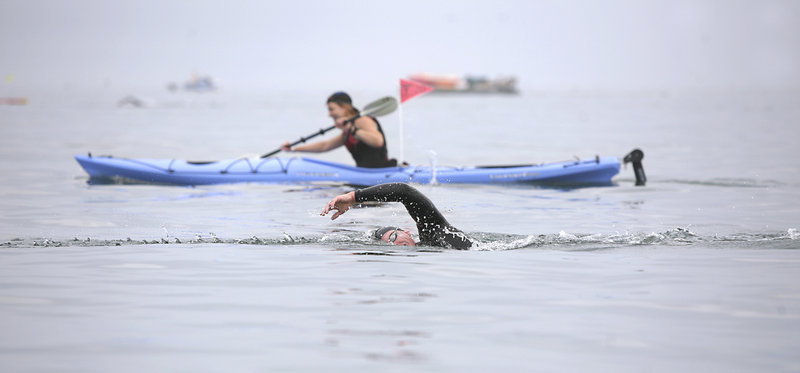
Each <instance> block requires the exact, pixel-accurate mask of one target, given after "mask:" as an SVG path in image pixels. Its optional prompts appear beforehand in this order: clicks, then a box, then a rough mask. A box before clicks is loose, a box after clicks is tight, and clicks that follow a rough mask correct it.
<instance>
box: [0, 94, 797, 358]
mask: <svg viewBox="0 0 800 373" xmlns="http://www.w3.org/2000/svg"><path fill="white" fill-rule="evenodd" d="M352 93H353V96H354V98H356V101H357V102H356V104H363V103H364V102H366V101H370V100H372V99H376V98H378V97H380V96H383V95H386V94H390V93H391V92H352ZM327 94H328V92H317V93H308V94H299V93H292V94H284V95H277V94H264V95H243V94H242V95H237V94H234V93H225V92H221V93H215V94H208V95H195V96H191V95H183V96H170V95H166V94H153V95H152V97H149V98H147V102H148V104H149V106H148V107H147V108H143V109H133V108H117V107H116V102H117V101H118V100H119V99H120V98H121V97H122V96H124V94H121V93H110V92H108V93H105V94H93V95H73V96H70V97H59V96H56V95H42V96H32V97H29V100H30V101H29V105H28V106H25V107H0V126H2V131H3V136H1V137H0V156H2V159H3V161H2V163H0V167H2V169H0V171H2V174H3V175H5V176H4V177H3V178H2V179H1V180H0V193H2V197H0V206H1V207H2V211H3V214H2V216H0V243H1V244H2V246H1V247H0V328H1V329H2V330H3V332H2V333H0V369H2V370H3V371H75V372H86V371H109V370H112V369H113V370H115V371H131V372H140V371H143V370H155V371H187V372H188V371H192V372H196V371H220V370H223V369H224V370H232V371H263V372H268V371H322V370H325V371H436V372H441V371H452V372H463V371H475V372H482V371H487V370H490V369H492V370H496V369H503V370H509V371H534V370H536V371H663V372H672V371H676V370H689V371H798V370H800V358H798V357H797V354H796V351H797V350H798V349H800V338H799V337H798V336H799V335H800V281H798V280H800V250H796V249H798V248H800V245H798V238H800V233H798V232H797V228H798V226H800V205H798V202H797V201H800V172H798V169H799V168H800V167H799V166H798V163H797V160H798V159H800V149H798V147H797V146H796V143H797V140H796V139H797V138H798V130H797V128H798V125H800V95H799V94H796V93H793V94H778V93H770V94H756V93H724V94H723V93H713V94H711V93H703V94H701V93H683V94H665V93H657V94H589V93H572V94H571V93H529V94H526V95H522V96H515V97H489V96H485V97H484V96H449V97H443V96H425V97H422V98H419V99H414V100H412V101H410V102H408V103H407V104H406V105H405V107H404V111H403V116H404V120H405V127H404V132H405V144H404V145H405V146H404V154H405V159H406V160H408V161H410V162H411V163H425V164H427V163H430V162H437V163H438V164H445V165H473V164H503V163H537V162H547V161H557V160H564V159H570V158H573V157H575V156H579V157H593V156H594V155H596V154H599V155H615V156H619V157H621V156H623V155H624V154H626V153H627V152H628V151H630V150H631V149H633V148H636V147H639V148H641V149H643V150H644V152H645V160H644V166H645V171H646V172H647V176H648V179H649V180H648V184H647V186H645V187H635V186H633V181H634V178H633V171H632V169H631V168H630V167H628V168H627V169H625V168H623V169H622V170H621V173H620V174H619V175H618V176H617V177H615V179H614V181H615V183H616V185H615V186H612V187H598V188H583V189H573V190H560V189H543V188H536V187H531V186H520V185H510V186H483V185H466V186H453V185H436V186H431V185H422V186H418V187H419V189H420V190H422V191H423V192H424V193H425V194H426V195H428V196H429V197H430V198H431V199H432V200H433V201H434V202H435V203H436V204H437V205H438V206H439V207H440V209H441V210H442V211H443V212H444V213H445V215H446V216H447V217H448V219H449V220H450V221H451V223H453V224H454V225H455V226H457V227H459V228H461V229H463V230H465V231H467V232H469V233H470V234H471V235H472V236H473V237H475V238H477V239H478V240H480V241H481V244H480V245H479V246H478V248H477V249H476V250H472V251H466V252H459V251H451V250H440V249H435V248H424V247H423V248H416V249H407V248H394V247H391V246H385V245H379V244H376V243H375V242H373V241H371V240H370V239H369V238H368V234H369V231H370V230H371V229H374V228H376V227H379V226H383V225H389V224H397V225H400V226H405V227H413V222H412V221H411V219H410V218H409V217H408V215H407V214H405V212H404V210H403V209H402V207H400V206H395V205H387V206H382V207H377V208H362V209H354V210H351V211H350V212H348V213H347V214H346V215H344V216H343V217H342V218H340V219H339V220H337V221H335V222H331V221H330V220H328V219H327V218H322V217H319V216H318V213H319V210H320V209H321V208H322V206H323V205H324V203H325V202H327V201H328V200H329V199H330V198H332V197H333V196H335V195H337V194H339V193H342V192H346V191H348V190H351V189H350V188H349V187H347V186H343V185H333V184H324V183H320V184H313V185H261V184H239V185H218V186H204V187H196V188H187V187H171V186H154V185H89V184H87V176H86V175H85V173H83V171H82V170H81V169H80V167H79V166H78V164H77V163H76V162H75V161H74V160H73V159H72V156H73V155H74V154H83V153H86V152H88V151H91V152H92V153H93V154H113V155H116V156H126V157H153V158H173V157H177V158H186V159H192V160H211V159H221V158H231V157H236V156H240V155H244V154H256V153H264V152H267V151H270V150H273V149H274V148H276V147H277V146H278V145H279V144H280V143H281V142H283V141H285V140H294V139H296V138H298V137H299V136H301V135H306V134H309V133H312V132H314V131H315V130H316V129H318V128H320V127H323V126H327V125H328V120H327V118H326V117H325V115H326V113H325V108H324V105H323V104H322V101H323V100H324V98H325V97H326V95H327ZM381 122H382V123H383V124H384V126H385V128H386V131H387V133H388V135H389V148H390V152H391V153H392V155H393V156H396V157H397V156H399V154H400V149H399V145H400V144H399V143H400V142H399V141H398V138H397V137H398V133H399V129H398V118H397V115H392V116H389V117H384V118H381ZM320 157H322V158H324V159H328V160H334V161H342V162H345V163H350V162H351V160H350V159H349V155H348V154H347V153H346V151H344V150H338V151H335V152H332V153H329V154H325V155H321V156H320Z"/></svg>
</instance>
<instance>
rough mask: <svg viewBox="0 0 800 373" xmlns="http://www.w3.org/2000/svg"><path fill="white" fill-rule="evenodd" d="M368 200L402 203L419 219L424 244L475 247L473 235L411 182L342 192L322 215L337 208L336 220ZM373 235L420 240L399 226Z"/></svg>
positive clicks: (395, 241)
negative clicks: (448, 219) (446, 217)
mask: <svg viewBox="0 0 800 373" xmlns="http://www.w3.org/2000/svg"><path fill="white" fill-rule="evenodd" d="M366 201H375V202H400V203H402V204H403V205H404V206H405V207H406V210H407V211H408V214H409V215H411V218H412V219H414V222H416V223H417V231H418V232H419V238H420V244H423V245H429V246H441V247H448V248H453V249H460V250H464V249H469V248H470V247H472V244H473V242H472V239H470V238H469V237H468V236H467V235H466V234H464V232H462V231H461V230H459V229H458V228H456V227H453V226H452V225H450V223H448V222H447V219H445V218H444V216H443V215H442V213H440V212H439V210H438V209H436V206H434V205H433V202H431V200H430V199H428V197H425V195H423V194H422V193H420V192H419V191H418V190H417V189H415V188H414V187H412V186H410V185H408V184H403V183H388V184H381V185H376V186H372V187H369V188H364V189H358V190H355V191H352V192H348V193H345V194H342V195H340V196H337V197H336V198H334V199H332V200H331V201H330V202H328V204H327V205H325V208H324V209H323V210H322V213H321V214H320V215H321V216H325V215H327V214H328V212H330V211H331V210H336V212H335V213H334V214H333V215H332V216H331V220H335V219H336V218H338V217H339V216H341V215H342V214H344V213H345V212H347V210H348V209H350V206H352V205H353V204H354V203H356V202H366ZM373 237H375V238H376V239H379V240H381V241H386V242H390V243H392V244H395V245H403V246H414V245H416V244H417V243H416V242H414V239H413V238H412V237H411V234H410V233H409V232H407V231H405V230H402V229H400V228H397V227H383V228H380V229H378V230H376V231H375V232H374V233H373Z"/></svg>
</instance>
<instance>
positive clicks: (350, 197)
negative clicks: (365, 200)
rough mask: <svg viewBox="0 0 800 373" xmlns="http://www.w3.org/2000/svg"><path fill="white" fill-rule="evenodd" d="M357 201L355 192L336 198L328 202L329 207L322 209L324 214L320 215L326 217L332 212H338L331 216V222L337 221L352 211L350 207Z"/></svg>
mask: <svg viewBox="0 0 800 373" xmlns="http://www.w3.org/2000/svg"><path fill="white" fill-rule="evenodd" d="M355 200H356V198H355V192H349V193H345V194H342V195H340V196H337V197H336V198H334V199H332V200H331V201H330V202H328V204H327V205H325V208H324V209H322V213H320V214H319V215H320V216H325V215H327V214H328V213H329V212H330V211H331V210H336V212H335V213H334V214H333V215H332V216H331V220H336V218H338V217H339V216H341V215H342V214H344V213H345V212H347V210H349V209H350V206H352V205H353V203H354V202H355Z"/></svg>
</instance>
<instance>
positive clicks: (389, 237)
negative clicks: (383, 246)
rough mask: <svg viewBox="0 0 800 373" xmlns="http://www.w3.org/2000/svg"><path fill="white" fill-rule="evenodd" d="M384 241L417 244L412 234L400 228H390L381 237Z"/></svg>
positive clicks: (404, 244)
mask: <svg viewBox="0 0 800 373" xmlns="http://www.w3.org/2000/svg"><path fill="white" fill-rule="evenodd" d="M381 240H382V241H386V242H389V243H391V244H394V245H400V246H415V245H416V243H414V239H413V238H411V234H410V233H408V232H406V231H401V230H399V229H394V230H390V231H388V232H386V233H384V234H383V237H381Z"/></svg>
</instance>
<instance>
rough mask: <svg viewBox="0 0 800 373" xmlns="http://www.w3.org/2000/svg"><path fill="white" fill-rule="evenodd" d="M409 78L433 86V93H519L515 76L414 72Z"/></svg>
mask: <svg viewBox="0 0 800 373" xmlns="http://www.w3.org/2000/svg"><path fill="white" fill-rule="evenodd" d="M409 79H411V80H413V81H415V82H419V83H422V84H425V85H429V86H431V87H433V88H434V90H433V93H505V94H516V93H519V92H518V91H517V78H516V77H513V76H508V77H498V78H494V79H489V78H486V77H483V76H473V75H466V76H459V75H431V74H414V75H411V76H409Z"/></svg>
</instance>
